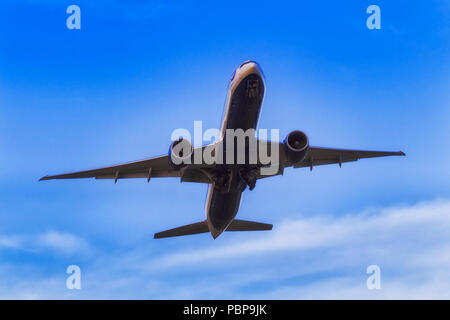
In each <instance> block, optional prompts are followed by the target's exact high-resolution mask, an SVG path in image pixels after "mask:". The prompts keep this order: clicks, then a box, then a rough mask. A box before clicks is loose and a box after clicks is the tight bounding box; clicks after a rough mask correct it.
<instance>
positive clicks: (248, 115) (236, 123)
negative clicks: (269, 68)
mask: <svg viewBox="0 0 450 320" xmlns="http://www.w3.org/2000/svg"><path fill="white" fill-rule="evenodd" d="M264 93H265V83H264V75H263V73H262V71H261V69H260V67H259V65H258V64H257V63H256V62H253V61H246V62H244V63H243V64H241V66H240V67H239V68H237V69H236V70H235V72H234V73H233V76H232V79H231V81H230V85H229V88H228V94H227V99H226V103H225V112H224V117H223V120H222V126H221V139H222V141H223V142H224V144H223V145H224V154H226V153H227V149H226V145H227V143H226V139H227V136H226V134H225V133H226V130H227V129H233V130H237V129H242V130H243V131H246V130H248V129H256V126H257V124H258V120H259V114H260V111H261V105H262V102H263V99H264ZM234 145H236V144H234ZM234 154H236V153H234ZM219 170H220V171H222V172H223V175H224V176H226V177H227V179H229V184H228V186H227V188H226V189H225V190H219V189H218V188H217V186H216V185H214V184H211V185H210V186H209V189H208V196H207V199H206V221H207V224H208V228H209V230H210V232H211V235H212V236H213V237H214V238H217V237H218V236H219V235H220V234H221V233H222V232H223V231H224V230H225V229H226V228H227V227H228V225H229V224H230V223H231V222H232V221H233V219H234V217H235V216H236V214H237V212H238V210H239V205H240V202H241V197H242V192H243V191H244V190H245V188H246V186H247V184H248V183H247V182H246V181H245V180H244V179H243V178H242V172H247V171H248V170H249V168H248V165H246V164H241V165H239V164H227V163H225V164H223V165H221V166H220V167H219Z"/></svg>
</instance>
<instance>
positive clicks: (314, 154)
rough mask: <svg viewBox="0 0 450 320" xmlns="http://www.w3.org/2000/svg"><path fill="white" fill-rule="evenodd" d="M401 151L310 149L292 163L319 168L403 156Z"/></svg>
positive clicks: (299, 166) (294, 165)
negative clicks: (361, 160) (297, 160)
mask: <svg viewBox="0 0 450 320" xmlns="http://www.w3.org/2000/svg"><path fill="white" fill-rule="evenodd" d="M404 155H405V153H403V152H402V151H368V150H349V149H332V148H321V147H310V148H309V151H308V154H307V155H306V157H305V159H303V161H300V162H298V163H293V164H292V166H293V167H294V168H302V167H310V169H312V167H314V166H321V165H324V164H333V163H337V164H339V165H341V164H342V163H343V162H351V161H357V160H359V159H364V158H377V157H387V156H404Z"/></svg>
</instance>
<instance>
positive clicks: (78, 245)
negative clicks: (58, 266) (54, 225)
mask: <svg viewBox="0 0 450 320" xmlns="http://www.w3.org/2000/svg"><path fill="white" fill-rule="evenodd" d="M0 248H3V249H5V248H6V249H16V250H22V251H30V252H38V253H46V252H56V253H61V254H64V255H68V254H83V255H85V254H89V253H90V252H91V250H92V249H91V247H90V246H89V243H88V242H87V241H86V240H85V239H83V238H81V237H78V236H76V235H74V234H71V233H66V232H59V231H54V230H51V231H47V232H44V233H40V234H37V235H8V236H5V235H0Z"/></svg>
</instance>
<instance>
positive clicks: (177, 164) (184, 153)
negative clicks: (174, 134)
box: [169, 138, 194, 169]
mask: <svg viewBox="0 0 450 320" xmlns="http://www.w3.org/2000/svg"><path fill="white" fill-rule="evenodd" d="M193 152H194V148H193V147H192V144H191V143H190V142H189V140H187V139H183V138H180V139H178V140H175V141H174V142H172V143H171V144H170V148H169V165H170V166H171V167H172V168H173V169H180V168H182V167H184V166H185V165H187V164H191V163H192V154H193Z"/></svg>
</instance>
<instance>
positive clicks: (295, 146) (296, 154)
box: [284, 130, 309, 163]
mask: <svg viewBox="0 0 450 320" xmlns="http://www.w3.org/2000/svg"><path fill="white" fill-rule="evenodd" d="M308 149H309V140H308V136H307V135H306V134H305V133H304V132H303V131H300V130H295V131H292V132H291V133H289V134H288V135H287V137H286V139H284V151H285V153H286V157H287V158H288V159H289V161H291V162H292V163H295V162H299V161H302V160H303V159H304V158H305V156H306V153H307V152H308Z"/></svg>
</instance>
